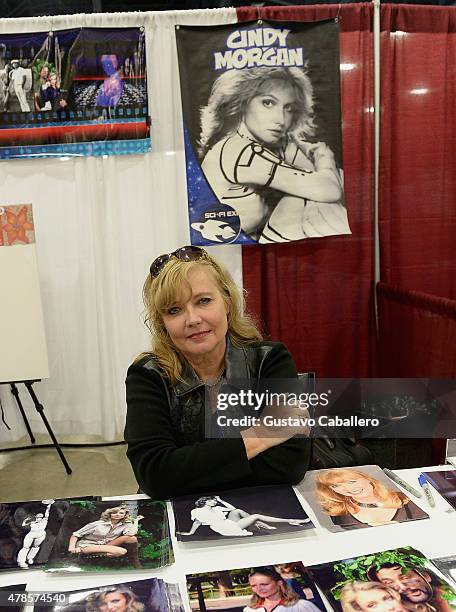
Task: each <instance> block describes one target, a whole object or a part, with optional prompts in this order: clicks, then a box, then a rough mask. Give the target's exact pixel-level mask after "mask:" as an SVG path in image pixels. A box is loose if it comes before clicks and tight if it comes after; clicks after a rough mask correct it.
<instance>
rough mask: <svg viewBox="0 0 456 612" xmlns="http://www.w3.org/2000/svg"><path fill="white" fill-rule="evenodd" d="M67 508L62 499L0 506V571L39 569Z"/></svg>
mask: <svg viewBox="0 0 456 612" xmlns="http://www.w3.org/2000/svg"><path fill="white" fill-rule="evenodd" d="M69 507H70V502H69V501H68V500H62V499H57V500H54V499H43V500H42V501H32V502H14V503H7V504H0V571H1V570H13V569H22V570H24V569H34V568H36V567H40V566H42V565H43V564H44V563H45V562H46V561H47V559H48V557H49V555H50V553H51V550H52V547H53V546H54V542H55V540H56V537H57V534H58V532H59V529H60V525H61V522H62V519H63V517H64V516H65V513H66V512H67V511H68V509H69Z"/></svg>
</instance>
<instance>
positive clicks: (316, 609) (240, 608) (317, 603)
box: [187, 561, 325, 612]
mask: <svg viewBox="0 0 456 612" xmlns="http://www.w3.org/2000/svg"><path fill="white" fill-rule="evenodd" d="M187 594H188V598H189V601H190V607H191V609H192V610H194V611H199V612H206V611H207V610H220V611H223V612H225V611H229V612H253V610H256V609H258V608H259V609H260V610H263V609H264V608H263V607H262V606H268V607H267V609H268V610H273V609H274V608H275V607H277V606H278V605H279V602H282V603H283V605H285V606H286V608H285V609H286V610H287V611H288V610H289V611H290V612H322V611H323V610H325V605H324V604H323V602H322V599H321V597H320V594H319V593H318V589H317V587H316V586H315V583H314V581H313V580H312V578H311V577H310V575H309V573H308V571H307V569H306V568H305V567H304V565H303V563H302V562H301V561H294V562H288V563H278V564H275V565H272V564H271V565H264V566H261V567H260V566H257V567H244V568H240V569H230V570H221V571H220V570H219V571H213V572H204V573H200V574H189V575H187Z"/></svg>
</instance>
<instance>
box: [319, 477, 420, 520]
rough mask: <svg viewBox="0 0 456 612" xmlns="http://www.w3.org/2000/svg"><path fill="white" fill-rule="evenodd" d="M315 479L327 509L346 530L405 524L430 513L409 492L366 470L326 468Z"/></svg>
mask: <svg viewBox="0 0 456 612" xmlns="http://www.w3.org/2000/svg"><path fill="white" fill-rule="evenodd" d="M315 482H316V494H317V500H318V502H319V504H320V506H321V508H322V510H323V512H324V513H325V514H328V515H329V516H330V517H331V520H332V522H333V523H334V524H335V525H339V526H340V527H342V528H343V529H357V528H361V527H364V526H365V525H371V526H376V525H387V524H389V523H394V522H398V523H399V522H400V523H402V522H404V521H407V520H410V519H416V518H425V517H426V516H427V515H426V514H425V513H424V512H423V511H422V510H421V509H420V508H418V506H416V505H415V504H414V503H413V502H411V501H410V499H409V498H408V497H407V495H405V493H402V492H401V491H397V490H394V489H388V488H387V487H386V486H385V485H384V484H383V483H381V482H380V481H379V480H378V479H377V478H374V477H373V476H371V475H370V474H368V473H367V472H365V471H363V470H359V469H353V468H338V469H333V470H325V471H322V472H319V473H318V474H317V476H316V480H315Z"/></svg>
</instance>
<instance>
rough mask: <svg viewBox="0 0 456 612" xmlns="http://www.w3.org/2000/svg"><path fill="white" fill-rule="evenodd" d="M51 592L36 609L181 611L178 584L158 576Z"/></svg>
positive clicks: (55, 611) (38, 611)
mask: <svg viewBox="0 0 456 612" xmlns="http://www.w3.org/2000/svg"><path fill="white" fill-rule="evenodd" d="M54 595H55V603H51V604H49V605H43V604H42V603H40V605H39V606H35V608H34V609H35V612H170V611H172V612H184V607H183V604H182V599H181V596H180V593H179V589H178V587H177V585H174V584H168V583H167V582H165V581H164V580H161V579H160V578H148V579H146V580H135V581H123V582H121V583H117V584H110V585H103V586H99V587H93V586H92V587H90V588H85V589H78V590H75V591H60V592H57V591H56V592H55V593H54ZM60 598H62V599H60ZM62 600H64V604H62V603H61V601H62Z"/></svg>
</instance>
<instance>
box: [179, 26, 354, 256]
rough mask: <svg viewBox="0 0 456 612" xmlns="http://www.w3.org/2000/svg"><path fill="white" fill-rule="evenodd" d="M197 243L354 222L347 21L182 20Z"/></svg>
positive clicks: (285, 235) (311, 232) (320, 230)
mask: <svg viewBox="0 0 456 612" xmlns="http://www.w3.org/2000/svg"><path fill="white" fill-rule="evenodd" d="M176 39H177V49H178V58H179V72H180V83H181V96H182V107H183V118H184V137H185V153H186V170H187V196H188V206H189V223H190V235H191V241H192V243H193V244H198V245H205V244H207V245H210V244H212V245H214V244H217V243H219V244H220V243H225V244H226V243H236V244H249V243H251V244H254V243H261V244H271V243H276V242H289V241H293V240H301V239H304V238H317V237H323V236H332V235H337V234H350V233H351V232H350V228H349V225H348V218H347V210H346V207H345V205H344V197H343V165H342V142H341V111H340V84H339V72H340V59H339V25H338V23H336V22H335V21H334V20H326V21H318V22H311V23H298V22H286V23H285V22H269V23H268V22H264V21H262V22H260V21H255V22H251V23H243V24H234V25H224V26H213V27H200V26H177V27H176Z"/></svg>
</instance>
